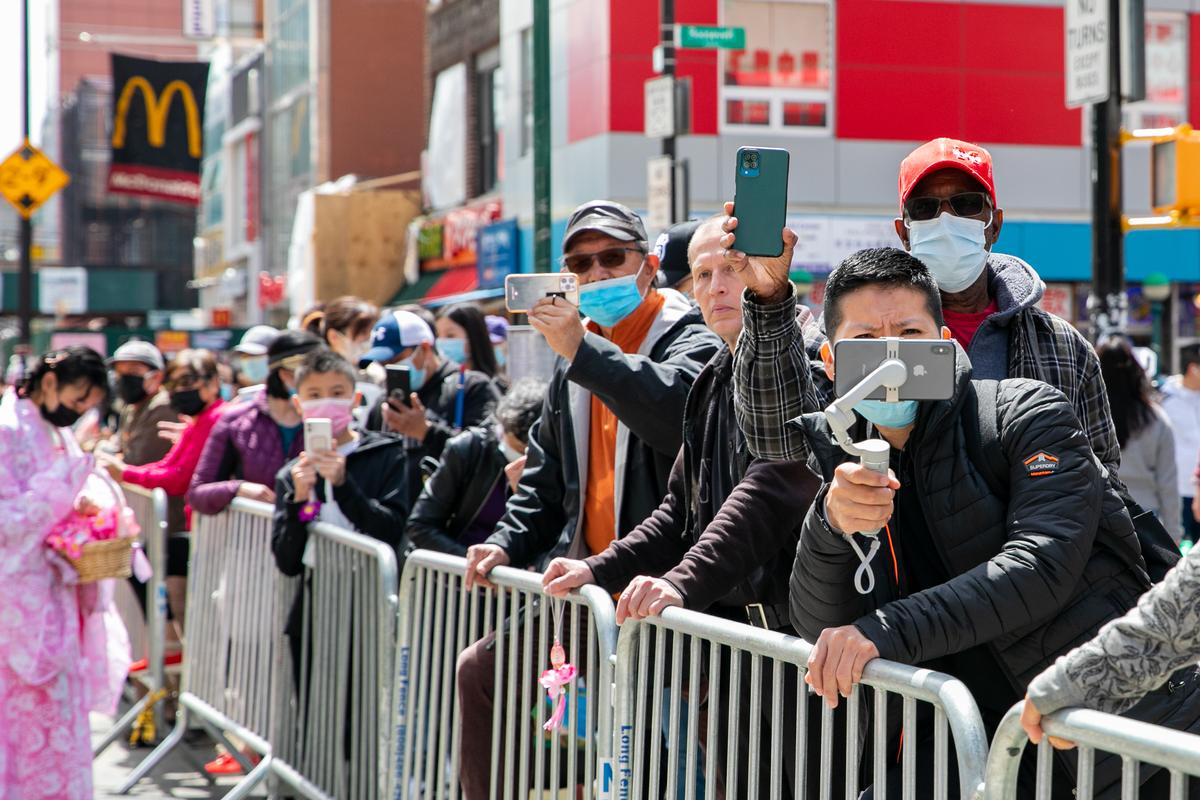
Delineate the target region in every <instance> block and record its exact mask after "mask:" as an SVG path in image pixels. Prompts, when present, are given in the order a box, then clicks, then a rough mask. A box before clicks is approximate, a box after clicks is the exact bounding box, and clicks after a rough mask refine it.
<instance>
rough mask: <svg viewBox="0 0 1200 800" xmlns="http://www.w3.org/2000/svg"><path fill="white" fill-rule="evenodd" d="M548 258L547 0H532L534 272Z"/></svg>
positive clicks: (544, 269)
mask: <svg viewBox="0 0 1200 800" xmlns="http://www.w3.org/2000/svg"><path fill="white" fill-rule="evenodd" d="M550 261H551V257H550V0H533V269H534V272H549V271H550Z"/></svg>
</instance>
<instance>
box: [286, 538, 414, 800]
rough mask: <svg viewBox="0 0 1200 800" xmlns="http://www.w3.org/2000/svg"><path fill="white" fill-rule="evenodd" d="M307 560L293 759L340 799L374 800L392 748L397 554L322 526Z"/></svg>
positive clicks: (376, 543)
mask: <svg viewBox="0 0 1200 800" xmlns="http://www.w3.org/2000/svg"><path fill="white" fill-rule="evenodd" d="M304 561H305V564H306V565H307V567H308V569H307V572H306V575H307V578H306V579H307V580H309V581H310V582H311V583H310V586H309V589H308V591H307V592H306V594H305V603H304V619H305V625H304V635H303V638H302V642H303V644H302V650H301V652H302V654H304V655H303V656H302V659H301V671H300V687H299V688H300V692H299V693H300V702H299V710H298V715H299V720H300V724H299V731H300V733H299V738H298V741H297V742H296V746H295V755H294V759H295V760H294V761H291V762H289V763H291V764H292V765H294V767H295V768H296V771H298V773H299V774H300V775H303V776H304V778H305V779H306V780H307V781H310V782H311V783H312V784H313V785H314V786H316V787H319V789H320V790H321V791H323V792H325V793H328V794H329V795H330V796H332V797H337V798H338V800H377V798H379V797H381V796H382V792H381V791H380V787H382V786H383V785H384V784H385V783H386V780H387V779H386V774H387V763H388V762H387V757H388V754H389V752H390V735H389V734H390V732H391V718H392V715H391V704H392V680H393V676H394V672H395V669H394V660H395V653H396V589H397V583H398V570H397V567H396V554H395V551H393V550H392V548H391V546H389V545H387V544H385V543H384V542H381V541H379V540H377V539H372V538H370V537H367V536H362V535H360V534H357V533H351V532H350V531H346V530H342V529H341V528H335V527H333V526H331V525H324V524H317V525H311V526H310V527H309V539H308V549H307V552H306V553H305V556H304ZM288 680H289V681H290V680H291V678H290V677H289V679H288ZM289 782H292V781H291V780H290V779H289Z"/></svg>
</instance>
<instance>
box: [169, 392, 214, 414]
mask: <svg viewBox="0 0 1200 800" xmlns="http://www.w3.org/2000/svg"><path fill="white" fill-rule="evenodd" d="M206 405H208V403H205V402H204V400H203V398H201V397H200V390H199V389H181V390H179V391H178V392H172V393H171V408H173V409H175V410H176V411H178V412H179V413H180V414H185V415H187V416H189V417H194V416H196V415H197V414H199V413H200V412H201V411H203V410H204V407H205V406H206Z"/></svg>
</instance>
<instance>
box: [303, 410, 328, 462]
mask: <svg viewBox="0 0 1200 800" xmlns="http://www.w3.org/2000/svg"><path fill="white" fill-rule="evenodd" d="M332 449H333V423H332V422H330V421H329V420H327V419H325V418H324V417H313V418H312V419H306V420H304V452H306V453H324V452H327V451H329V450H332Z"/></svg>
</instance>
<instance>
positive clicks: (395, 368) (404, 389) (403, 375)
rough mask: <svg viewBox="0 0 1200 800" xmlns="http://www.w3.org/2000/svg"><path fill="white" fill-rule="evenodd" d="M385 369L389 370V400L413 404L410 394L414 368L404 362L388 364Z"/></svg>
mask: <svg viewBox="0 0 1200 800" xmlns="http://www.w3.org/2000/svg"><path fill="white" fill-rule="evenodd" d="M384 369H385V371H386V372H387V396H388V401H389V402H393V403H395V402H400V403H403V404H404V405H406V406H407V405H411V403H410V402H409V400H408V396H409V395H410V394H412V369H411V368H410V367H406V366H405V365H403V364H388V365H387V367H385V368H384Z"/></svg>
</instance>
